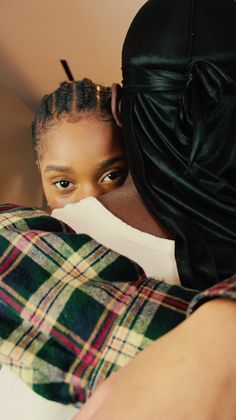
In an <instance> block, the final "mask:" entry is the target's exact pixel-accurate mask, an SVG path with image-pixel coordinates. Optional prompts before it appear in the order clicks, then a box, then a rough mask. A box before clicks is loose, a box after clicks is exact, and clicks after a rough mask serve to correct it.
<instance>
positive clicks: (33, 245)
mask: <svg viewBox="0 0 236 420" xmlns="http://www.w3.org/2000/svg"><path fill="white" fill-rule="evenodd" d="M196 293H197V292H196V291H194V290H189V289H184V288H181V287H177V286H170V285H167V284H165V283H163V282H160V281H157V280H155V279H148V278H146V276H145V275H144V273H143V272H142V270H141V269H140V268H139V267H138V266H137V265H135V264H133V263H132V262H131V261H129V260H128V259H126V258H124V257H121V256H119V255H118V254H116V253H114V252H112V251H110V250H108V249H106V248H105V247H103V246H100V245H99V244H97V243H96V242H95V241H93V240H92V239H91V238H90V237H88V236H86V235H76V234H75V233H74V232H73V231H71V229H69V228H68V227H67V226H66V225H64V224H62V223H60V222H58V221H57V220H55V219H53V218H52V217H50V216H47V215H46V214H45V213H43V212H41V211H37V210H32V209H24V208H17V207H14V206H6V207H4V206H2V208H1V212H0V318H1V322H0V362H1V363H3V364H5V365H7V366H9V368H11V369H12V370H13V372H14V373H16V374H17V375H18V376H19V377H20V378H21V379H22V380H23V381H24V382H26V383H27V384H28V385H29V386H30V387H31V388H32V389H33V390H34V391H36V392H38V393H39V394H41V395H42V396H44V397H46V398H48V399H52V400H56V401H60V402H62V403H64V404H70V403H73V404H77V405H78V406H79V405H81V404H82V403H83V402H85V401H86V399H87V398H88V397H89V396H90V394H91V393H92V392H93V391H94V390H95V388H96V387H97V385H98V384H99V383H101V382H103V381H104V379H105V378H106V377H108V376H109V375H110V374H111V373H113V372H114V371H116V370H118V369H119V368H120V367H123V366H125V365H126V364H127V363H128V362H129V361H130V360H132V359H133V358H134V356H135V355H137V354H138V353H139V352H140V351H141V350H143V349H144V348H145V347H148V346H149V345H150V344H151V343H152V342H153V340H155V339H157V338H158V337H160V336H162V335H163V334H165V333H166V332H167V331H169V330H170V329H172V328H174V327H175V326H176V325H178V324H179V323H180V322H182V321H183V320H184V319H185V317H186V311H187V308H188V304H189V302H190V301H191V300H192V298H193V297H194V296H195V295H196Z"/></svg>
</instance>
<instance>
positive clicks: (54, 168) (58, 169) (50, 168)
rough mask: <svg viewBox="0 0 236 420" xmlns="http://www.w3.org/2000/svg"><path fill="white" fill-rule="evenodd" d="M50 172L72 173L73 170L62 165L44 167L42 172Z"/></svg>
mask: <svg viewBox="0 0 236 420" xmlns="http://www.w3.org/2000/svg"><path fill="white" fill-rule="evenodd" d="M50 171H56V172H69V173H72V172H73V169H72V168H71V167H70V166H63V165H48V166H46V168H45V170H44V172H50Z"/></svg>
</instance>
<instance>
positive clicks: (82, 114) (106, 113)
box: [32, 78, 113, 157]
mask: <svg viewBox="0 0 236 420" xmlns="http://www.w3.org/2000/svg"><path fill="white" fill-rule="evenodd" d="M94 114H95V115H96V117H97V118H98V119H101V120H104V121H112V120H113V117H112V111H111V89H110V88H109V87H105V86H102V85H97V84H95V83H93V82H92V81H91V80H90V79H87V78H84V79H82V80H78V81H73V82H62V83H61V84H60V86H59V88H58V89H57V90H55V91H54V92H52V93H50V94H49V95H45V96H44V97H43V99H42V101H41V104H40V107H39V109H38V111H37V112H36V114H35V117H34V120H33V122H32V138H33V146H34V150H35V153H36V156H37V157H38V156H39V154H40V142H41V140H42V137H43V135H44V133H45V132H46V131H47V130H48V129H50V128H51V127H53V125H54V124H55V123H56V122H58V121H61V120H64V121H68V122H72V123H73V122H78V121H79V120H81V119H83V118H87V117H89V116H91V115H94Z"/></svg>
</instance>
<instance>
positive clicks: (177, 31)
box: [122, 0, 236, 289]
mask: <svg viewBox="0 0 236 420" xmlns="http://www.w3.org/2000/svg"><path fill="white" fill-rule="evenodd" d="M235 28H236V2H235V1H234V0H195V1H194V0H181V1H176V0H149V1H148V2H147V3H146V4H145V5H144V6H143V8H142V9H141V10H140V12H139V13H138V14H137V16H136V17H135V19H134V21H133V22H132V24H131V27H130V29H129V31H128V34H127V37H126V40H125V43H124V47H123V54H122V70H123V97H122V122H123V130H124V138H125V143H126V150H127V155H128V160H129V164H130V168H131V173H132V175H133V179H134V182H135V184H136V186H137V188H138V190H139V192H140V194H141V196H142V197H143V199H144V201H145V202H146V204H147V206H148V207H149V209H150V210H151V211H152V212H153V214H154V215H155V216H156V218H157V219H158V220H160V221H161V222H162V224H163V225H164V226H165V227H166V228H167V229H169V230H170V232H172V233H173V234H174V236H175V239H176V261H177V266H178V270H179V274H180V278H181V282H182V283H183V284H184V285H185V286H189V287H194V288H199V289H206V288H207V287H208V286H211V285H213V284H215V283H217V282H218V281H220V280H223V279H225V278H227V277H229V276H231V275H233V274H234V273H236V82H235V80H236V33H235Z"/></svg>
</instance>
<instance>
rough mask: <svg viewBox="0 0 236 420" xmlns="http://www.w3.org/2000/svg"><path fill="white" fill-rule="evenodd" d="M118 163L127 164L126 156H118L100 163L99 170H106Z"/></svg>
mask: <svg viewBox="0 0 236 420" xmlns="http://www.w3.org/2000/svg"><path fill="white" fill-rule="evenodd" d="M117 162H126V159H125V157H124V156H116V157H114V158H111V159H107V160H104V161H103V162H101V163H99V165H98V166H99V169H106V168H107V167H108V166H110V165H113V164H114V163H117Z"/></svg>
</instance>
